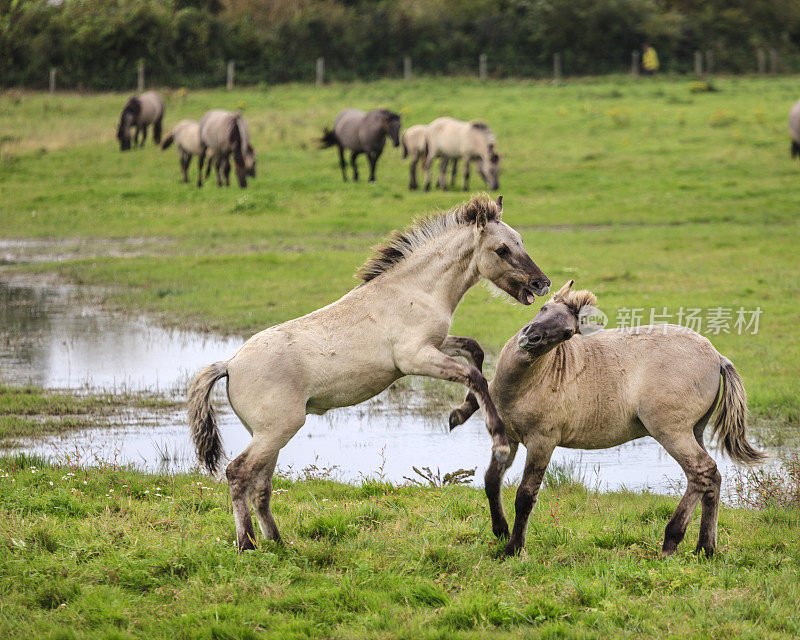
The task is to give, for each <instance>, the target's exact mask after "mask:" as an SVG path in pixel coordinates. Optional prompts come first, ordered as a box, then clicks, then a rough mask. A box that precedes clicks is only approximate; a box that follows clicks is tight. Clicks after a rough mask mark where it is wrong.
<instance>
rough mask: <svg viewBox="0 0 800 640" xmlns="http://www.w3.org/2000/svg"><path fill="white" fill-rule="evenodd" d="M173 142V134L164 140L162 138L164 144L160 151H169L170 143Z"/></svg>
mask: <svg viewBox="0 0 800 640" xmlns="http://www.w3.org/2000/svg"><path fill="white" fill-rule="evenodd" d="M174 140H175V136H174V135H173V134H171V133H170V134H169V135H168V136H167V137H166V138H164V144H162V145H161V149H162V150H164V149H169V147H170V145H172V142H173V141H174Z"/></svg>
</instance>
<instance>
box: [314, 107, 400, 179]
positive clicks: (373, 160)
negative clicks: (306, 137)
mask: <svg viewBox="0 0 800 640" xmlns="http://www.w3.org/2000/svg"><path fill="white" fill-rule="evenodd" d="M386 136H389V137H390V138H391V139H392V143H393V144H394V146H395V147H397V146H400V116H399V115H398V114H396V113H394V112H392V111H388V110H386V109H373V110H372V111H370V112H368V113H364V112H363V111H359V110H358V109H345V110H344V111H341V112H340V113H339V115H337V116H336V120H334V122H333V131H331V130H330V129H325V130H324V131H323V132H322V140H321V142H322V148H323V149H325V148H327V147H332V146H333V145H336V146H337V147H338V148H339V165H340V166H341V167H342V178H343V179H344V181H345V182H347V171H346V165H345V161H344V150H345V149H350V165H351V166H352V167H353V180H354V181H357V180H358V167H357V166H356V158H358V156H359V155H360V154H362V153H366V154H367V159H368V160H369V181H370V182H375V166H376V165H377V164H378V158H380V157H381V153H383V146H384V144H386Z"/></svg>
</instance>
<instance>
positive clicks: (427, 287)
mask: <svg viewBox="0 0 800 640" xmlns="http://www.w3.org/2000/svg"><path fill="white" fill-rule="evenodd" d="M389 273H391V274H392V275H393V276H394V277H397V278H405V279H406V280H407V283H408V286H409V287H411V288H413V289H415V290H417V291H419V292H420V293H424V294H425V295H427V296H431V297H434V298H436V299H438V300H441V301H442V303H443V304H444V305H445V306H446V308H447V309H448V310H449V311H450V313H451V314H452V313H453V312H455V310H456V307H457V306H458V303H459V302H461V298H463V297H464V294H465V293H466V292H467V291H468V290H469V289H470V287H472V286H474V285H475V284H476V283H477V282H478V280H480V274H479V272H478V267H477V265H476V264H475V237H474V231H473V227H472V226H471V225H465V226H459V227H455V228H453V229H450V230H448V231H446V232H445V233H443V234H441V235H439V236H437V237H435V238H432V239H431V240H429V241H427V242H426V243H424V244H422V245H420V246H418V247H416V248H415V249H414V250H413V251H411V252H410V253H409V254H408V255H407V256H406V257H405V258H404V259H403V260H402V261H401V262H399V263H398V264H397V265H396V266H395V267H394V268H392V269H391V271H390V272H387V275H388V274H389Z"/></svg>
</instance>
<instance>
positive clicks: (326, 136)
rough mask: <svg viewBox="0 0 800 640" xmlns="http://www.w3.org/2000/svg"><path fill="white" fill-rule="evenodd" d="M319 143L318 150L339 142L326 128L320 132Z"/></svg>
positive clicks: (330, 130)
mask: <svg viewBox="0 0 800 640" xmlns="http://www.w3.org/2000/svg"><path fill="white" fill-rule="evenodd" d="M319 142H320V149H327V148H328V147H332V146H333V145H335V144H339V140H338V139H337V138H336V134H335V133H334V132H333V130H332V129H328V128H327V127H325V128H324V129H323V130H322V137H321V138H320V140H319ZM404 157H405V156H404Z"/></svg>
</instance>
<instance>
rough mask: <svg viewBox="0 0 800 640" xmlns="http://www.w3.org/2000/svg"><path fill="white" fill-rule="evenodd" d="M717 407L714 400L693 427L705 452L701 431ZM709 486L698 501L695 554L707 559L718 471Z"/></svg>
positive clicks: (717, 493)
mask: <svg viewBox="0 0 800 640" xmlns="http://www.w3.org/2000/svg"><path fill="white" fill-rule="evenodd" d="M716 405H717V401H716V399H715V400H714V402H712V403H711V407H709V409H708V411H707V412H706V414H705V415H704V416H703V417H702V418H700V420H698V421H697V423H696V424H695V425H694V429H693V431H694V437H695V440H697V443H698V444H699V445H700V447H701V448H702V449H703V451H705V444H704V443H703V431H704V430H705V428H706V424H707V423H708V420H709V418H711V414H712V413H714V409H715V407H716ZM709 484H710V486H709V488H708V489H707V490H706V492H705V493H704V494H703V497H702V498H701V499H700V508H701V515H700V537H699V539H698V541H697V547H696V548H695V553H701V552H702V553H705V554H706V556H707V557H709V558H710V557H711V556H712V555H714V549H715V548H716V546H717V519H718V517H719V500H720V488H721V487H722V476H721V475H720V473H719V470H718V469H716V467H715V469H714V471H713V472H712V473H711V482H710V483H709Z"/></svg>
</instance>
